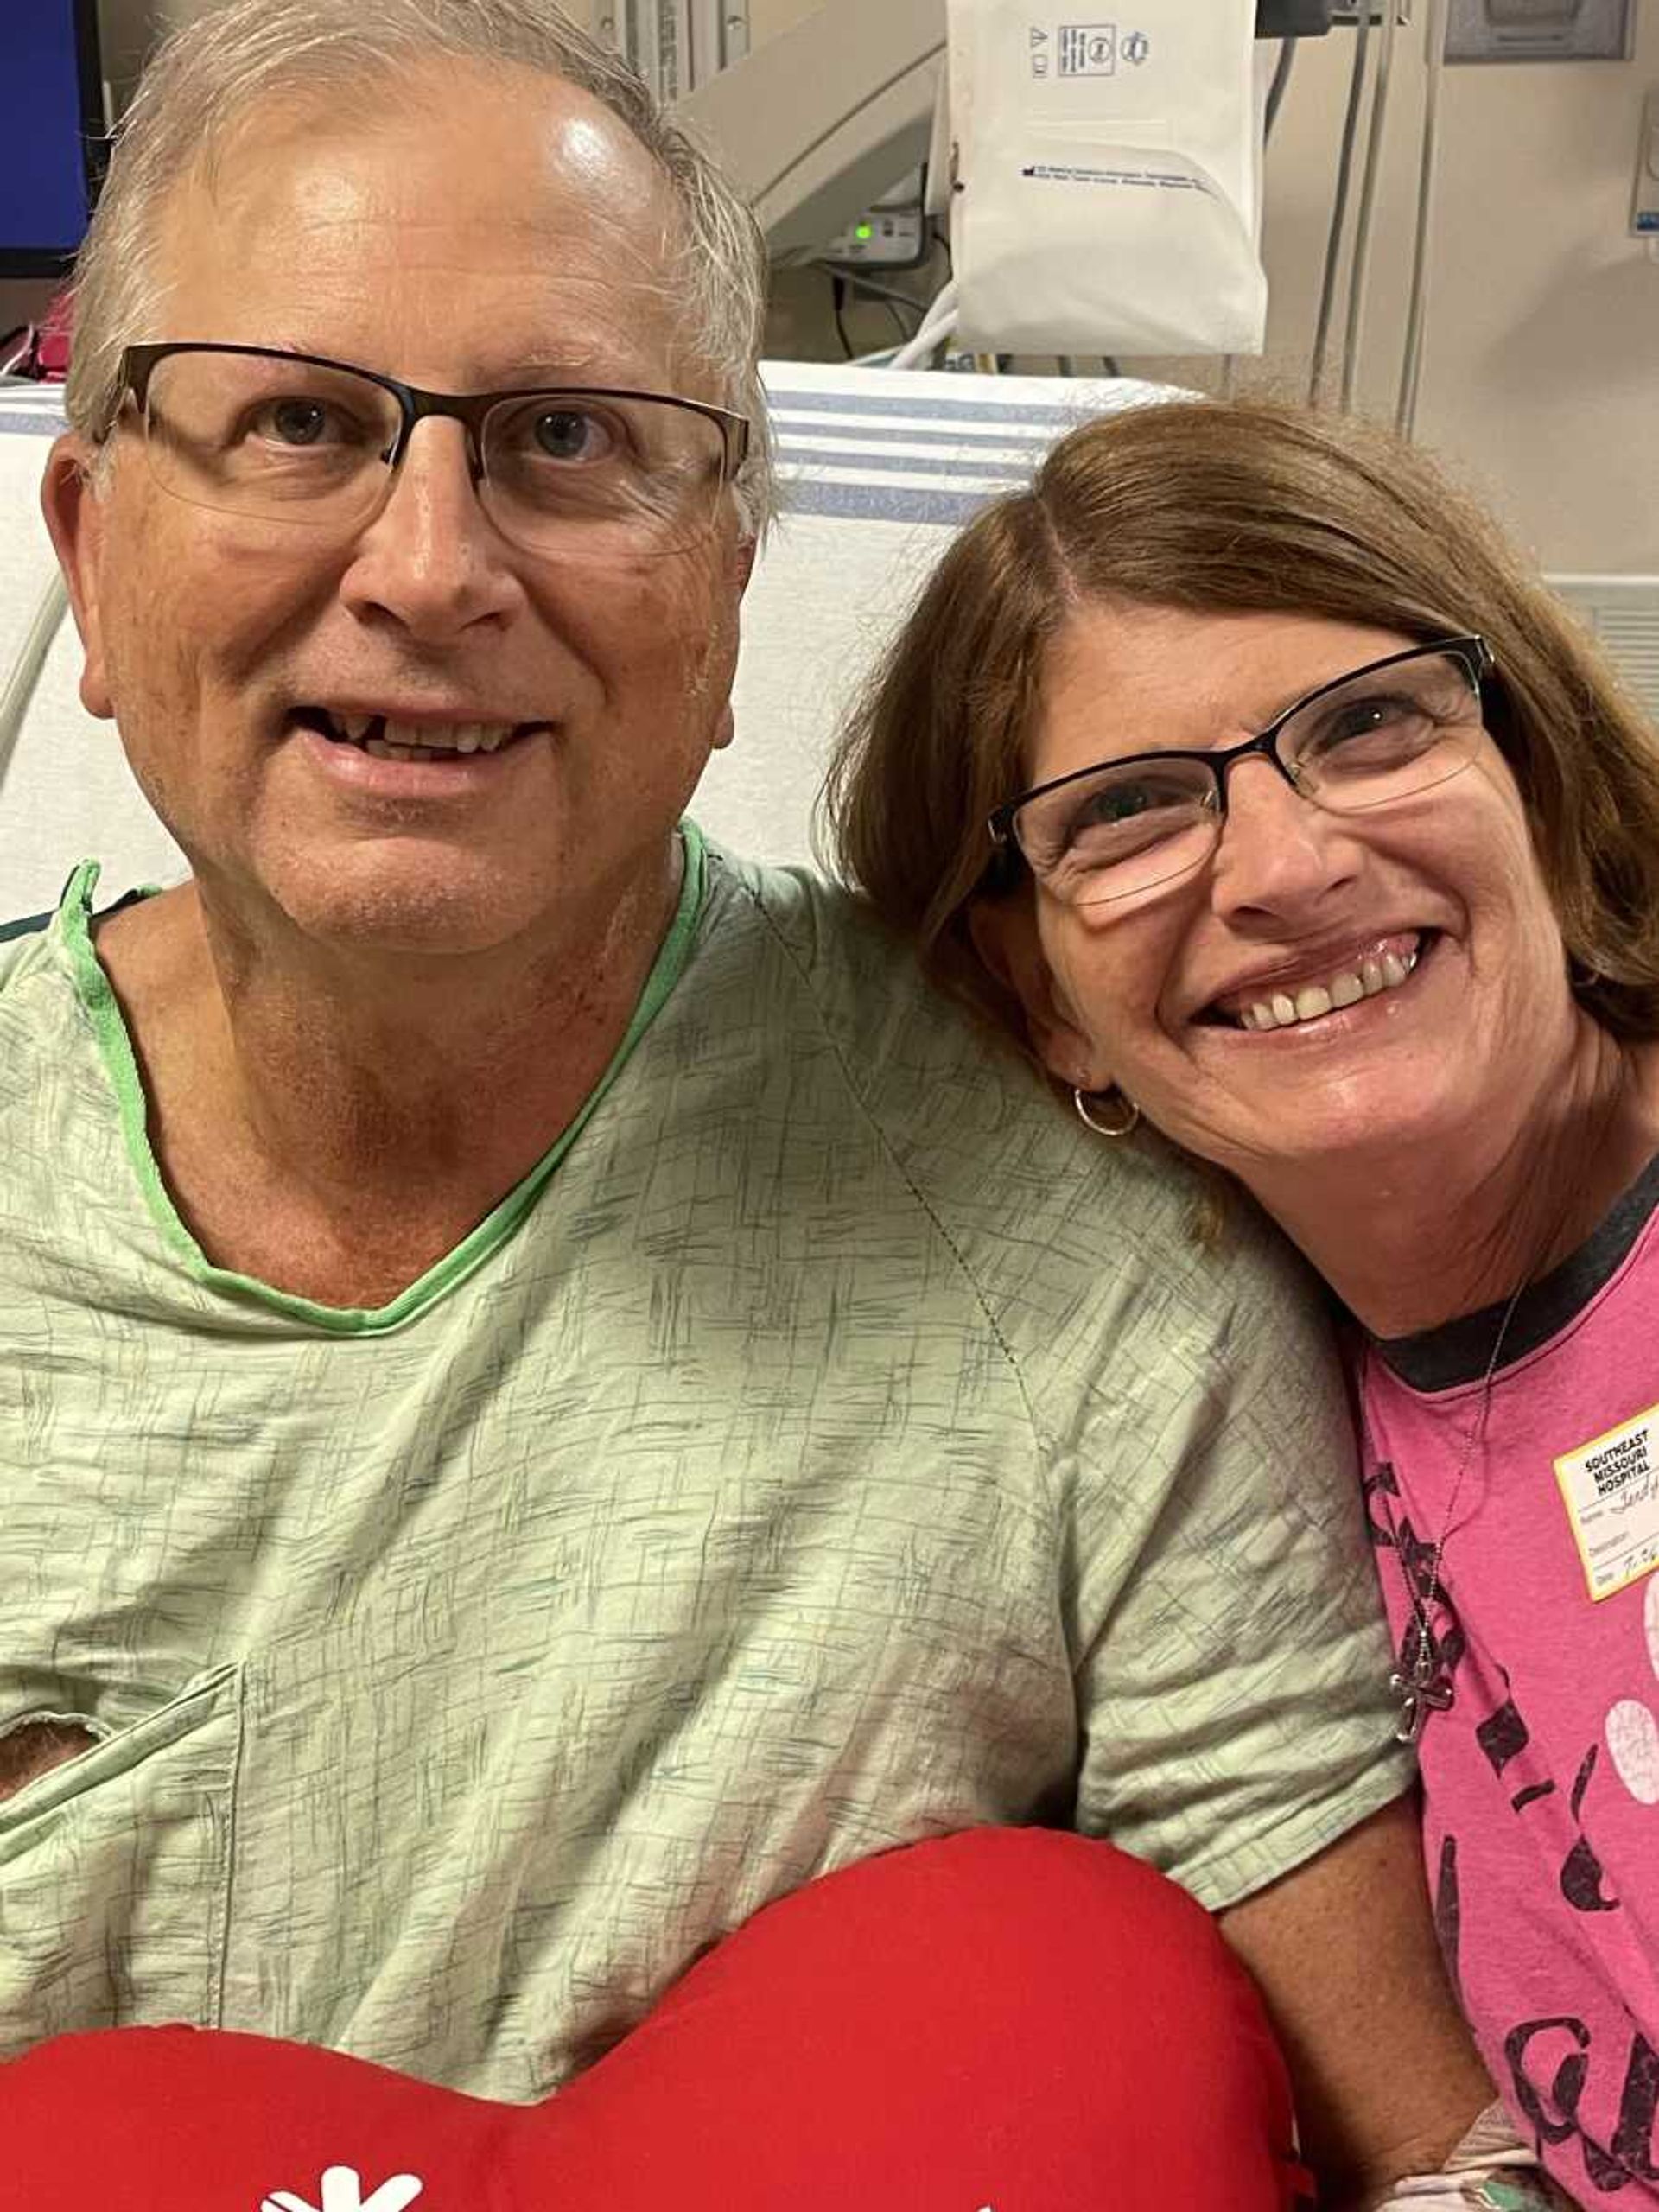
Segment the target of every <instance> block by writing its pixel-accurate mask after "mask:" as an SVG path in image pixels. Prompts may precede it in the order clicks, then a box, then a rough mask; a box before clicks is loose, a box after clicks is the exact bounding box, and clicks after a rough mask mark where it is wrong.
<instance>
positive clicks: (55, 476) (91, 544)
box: [41, 431, 115, 721]
mask: <svg viewBox="0 0 1659 2212" xmlns="http://www.w3.org/2000/svg"><path fill="white" fill-rule="evenodd" d="M97 460H98V457H97V454H96V453H95V452H94V451H93V449H92V448H91V447H89V446H88V445H87V443H86V441H85V439H83V438H81V437H80V436H79V435H77V434H76V433H75V432H73V431H71V432H70V433H69V434H68V435H67V436H66V437H61V438H60V439H59V440H58V442H57V443H56V444H55V445H54V447H53V448H52V451H51V453H50V454H48V457H47V463H46V474H45V477H44V478H43V480H41V512H42V513H43V514H44V515H45V517H46V526H47V529H48V531H50V533H51V537H52V543H53V546H54V549H55V550H56V552H57V556H58V565H59V567H60V569H62V570H63V579H64V582H65V583H66V584H67V586H68V589H69V606H70V609H71V611H72V613H73V615H74V618H75V627H76V629H77V630H79V632H80V642H81V647H82V650H83V652H85V654H86V659H85V662H84V663H83V664H82V668H81V672H80V702H81V704H82V706H84V707H85V708H86V711H87V713H88V714H89V715H98V716H99V719H100V720H101V721H109V720H111V717H112V716H113V715H114V713H115V708H114V704H113V702H112V701H111V696H110V684H109V671H108V667H107V664H106V662H105V652H104V627H103V622H102V619H101V608H102V599H103V593H102V579H103V573H104V538H105V513H104V504H103V501H102V499H100V498H99V494H98V493H97V492H96V491H95V490H94V488H93V485H92V471H93V469H94V468H95V467H96V466H97Z"/></svg>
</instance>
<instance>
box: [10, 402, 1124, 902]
mask: <svg viewBox="0 0 1659 2212" xmlns="http://www.w3.org/2000/svg"><path fill="white" fill-rule="evenodd" d="M766 385H767V390H768V392H769V394H770V396H771V400H772V411H773V416H774V420H775V423H776V427H777V432H778V440H779V452H780V459H781V465H782V476H783V484H784V508H785V512H784V516H783V519H782V520H781V522H780V523H779V526H778V528H777V530H776V531H775V533H774V534H773V536H772V538H771V539H770V541H769V542H768V543H767V545H766V550H765V552H764V553H763V555H762V556H761V559H760V563H759V564H758V566H757V569H756V571H755V575H754V578H753V582H752V583H751V585H750V588H749V593H748V597H747V601H746V602H745V607H744V616H743V649H742V657H741V664H740V667H739V671H738V680H737V691H736V707H737V738H736V741H735V743H734V745H733V746H732V747H731V748H730V750H729V751H728V752H725V753H719V754H717V755H716V756H715V760H713V762H712V763H711V764H710V766H709V772H708V774H707V775H706V776H705V778H704V779H703V782H702V787H701V789H700V790H699V791H698V793H697V797H696V801H695V803H694V805H693V809H692V811H693V812H694V813H695V815H696V818H697V819H698V821H699V822H701V823H702V825H703V826H704V828H705V829H709V831H710V832H711V833H712V834H713V835H714V836H716V837H719V838H720V839H721V840H722V841H723V842H726V843H728V844H729V845H732V846H734V847H735V848H736V849H738V850H739V851H741V852H744V853H747V854H748V855H752V856H753V857H754V858H756V859H759V860H768V861H802V860H805V859H807V858H809V857H810V851H811V846H810V821H811V816H812V811H813V807H814V803H815V801H816V798H817V791H818V786H819V784H820V782H821V780H822V778H823V769H824V765H825V762H826V760H827V758H828V753H829V744H830V741H831V739H832V737H833V735H834V733H835V730H836V726H837V723H838V721H839V719H840V716H841V715H842V711H843V709H844V708H845V706H846V703H847V702H848V700H849V696H850V695H851V693H852V692H853V690H855V688H856V686H857V684H858V683H859V681H860V679H861V677H862V676H863V674H864V672H865V671H867V670H868V667H869V665H870V664H871V661H872V659H873V658H874V655H875V654H876V652H878V651H879V650H880V646H881V645H882V643H883V641H884V640H885V639H886V638H887V636H888V634H889V633H890V632H891V631H892V629H893V626H894V625H895V623H896V622H897V621H898V620H899V618H900V616H901V615H902V613H904V611H905V608H906V606H907V605H908V603H909V601H910V600H911V598H912V595H913V594H914V592H915V590H916V588H917V586H918V582H919V581H920V579H921V578H922V576H923V575H925V572H926V570H927V569H928V568H929V566H930V565H931V563H932V562H933V561H934V560H935V559H936V558H937V556H938V553H939V551H940V550H941V549H942V548H943V546H944V544H945V543H947V541H948V539H949V537H950V533H951V532H952V531H954V530H956V529H957V527H958V526H959V525H960V524H962V523H963V521H964V520H965V519H966V518H968V516H969V514H971V513H972V512H973V511H974V509H975V508H976V506H977V505H980V504H981V503H982V501H983V500H984V499H987V498H988V497H990V496H992V495H993V494H995V493H997V492H999V491H1001V490H1002V489H1004V488H1005V487H1007V486H1010V485H1014V484H1017V483H1020V482H1021V481H1023V480H1025V479H1026V478H1027V476H1028V475H1029V474H1030V472H1031V468H1032V466H1033V462H1034V461H1035V460H1036V458H1037V457H1038V456H1039V454H1041V453H1042V452H1043V450H1044V449H1045V448H1046V447H1047V446H1048V445H1050V444H1051V443H1052V442H1053V440H1054V439H1055V438H1056V437H1058V435H1060V434H1061V433H1062V432H1063V431H1064V430H1065V429H1069V428H1070V427H1071V425H1072V424H1073V423H1077V421H1079V420H1081V419H1082V417H1083V416H1085V415H1086V414H1089V413H1090V412H1096V411H1098V410H1101V409H1103V408H1106V407H1122V406H1125V405H1129V404H1135V403H1137V402H1140V401H1143V400H1147V399H1150V398H1153V397H1156V396H1157V393H1156V388H1155V387H1154V386H1151V385H1141V384H1135V383H1132V382H1129V381H1127V380H1122V381H1111V382H1101V383H1098V384H1087V383H1084V382H1061V381H1059V380H1058V379H1055V378H1034V377H1032V378H1027V377H982V376H951V375H947V374H944V373H934V372H915V373H910V372H891V371H887V370H880V369H842V368H838V367H836V368H831V367H817V366H815V365H805V364H802V363H798V362H786V363H779V364H774V365H771V366H769V367H768V369H767V371H766ZM58 399H59V395H58V393H57V391H55V390H54V389H51V388H48V387H45V386H41V385H22V386H16V385H14V386H8V387H6V388H4V389H3V390H0V690H3V687H4V685H5V683H6V680H7V677H8V676H9V675H10V673H11V672H12V671H14V670H15V669H16V665H17V663H18V660H19V658H20V656H21V655H22V652H23V651H24V648H25V645H26V643H27V641H28V638H29V631H30V626H31V624H32V623H34V621H35V618H36V615H37V613H38V610H39V608H40V607H41V601H42V598H43V596H44V594H45V593H46V590H47V587H48V583H49V582H50V579H51V576H52V574H53V557H52V552H51V547H50V544H49V543H48V538H47V535H46V531H45V527H44V525H43V524H42V523H41V518H40V510H39V501H38V487H39V484H40V479H41V466H42V463H43V462H44V461H45V457H46V452H47V448H48V444H49V443H50V441H51V439H52V438H53V437H54V435H56V434H57V432H58V431H59V430H60V429H61V427H62V425H61V422H60V416H59V414H58ZM79 672H80V651H79V642H78V640H77V639H76V637H75V634H74V630H73V625H72V624H71V623H70V622H68V621H67V620H65V621H64V623H63V624H62V626H61V628H60V630H59V632H57V635H56V637H55V639H54V641H53V643H52V645H51V647H50V650H49V651H48V653H47V656H46V659H45V664H44V666H43V667H42V668H41V672H40V677H39V681H38V683H35V685H34V686H33V687H32V690H31V691H30V696H29V701H28V704H27V707H26V709H25V710H24V713H23V716H22V724H21V728H20V729H19V730H18V733H17V735H16V742H15V744H14V745H12V747H10V756H9V757H0V921H3V920H4V919H6V918H8V917H9V916H13V915H18V914H24V913H29V912H36V911H38V910H39V909H41V908H42V907H45V906H49V905H51V904H52V903H53V902H54V900H55V899H56V898H57V896H58V893H59V892H60V889H61V887H62V884H63V881H64V879H65V877H66V876H67V874H68V872H69V870H70V868H72V867H73V864H74V863H75V862H76V861H78V860H81V859H84V858H86V857H88V856H95V857H97V858H99V859H100V860H102V861H103V862H104V863H105V874H104V880H103V885H102V887H101V890H102V892H103V893H107V894H108V895H109V896H111V897H115V896H118V894H119V893H121V892H122V891H124V890H126V889H128V888H130V887H132V886H133V885H135V884H137V883H142V882H168V881H173V880H177V878H178V877H179V876H180V875H181V874H183V862H182V861H181V857H180V855H179V854H178V852H177V850H176V849H175V847H174V846H173V844H172V843H171V842H170V840H169V839H168V836H167V835H166V832H165V831H164V830H163V829H162V827H161V825H160V823H158V822H156V819H155V817H153V816H152V815H151V814H150V812H149V808H148V807H147V806H146V804H145V803H144V801H143V798H142V797H141V796H140V794H139V792H138V790H137V786H136V785H134V783H133V781H132V779H131V777H130V774H129V773H128V772H127V768H126V765H125V762H124V760H123V757H122V753H121V748H120V745H119V743H118V740H117V738H116V735H115V733H114V731H113V729H112V728H111V726H110V725H109V724H108V723H105V722H99V721H93V720H92V718H91V717H90V716H89V715H86V713H85V712H84V710H83V709H82V708H81V706H80V704H79V698H78V696H77V690H76V687H77V683H78V680H79ZM3 745H4V737H3V730H0V748H3Z"/></svg>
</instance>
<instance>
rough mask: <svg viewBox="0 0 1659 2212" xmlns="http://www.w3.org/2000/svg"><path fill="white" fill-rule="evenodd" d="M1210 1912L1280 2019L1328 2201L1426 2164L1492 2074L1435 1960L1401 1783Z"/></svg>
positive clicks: (1428, 2168) (1454, 2137) (1455, 2135)
mask: <svg viewBox="0 0 1659 2212" xmlns="http://www.w3.org/2000/svg"><path fill="white" fill-rule="evenodd" d="M1217 1917H1218V1921H1219V1924H1220V1927H1221V1929H1222V1932H1223V1934H1224V1936H1226V1938H1227V1941H1228V1942H1229V1943H1230V1945H1231V1946H1232V1948H1233V1949H1234V1950H1235V1951H1236V1953H1237V1955H1238V1956H1239V1957H1240V1958H1241V1959H1242V1960H1243V1962H1244V1964H1245V1965H1246V1966H1247V1967H1249V1970H1250V1973H1251V1974H1253V1975H1254V1977H1255V1981H1256V1983H1257V1986H1259V1987H1260V1989H1261V1991H1262V1996H1263V1998H1264V1999H1265V2000H1266V2002H1267V2006H1268V2012H1269V2013H1270V2014H1271V2016H1272V2018H1273V2022H1274V2026H1275V2027H1276V2029H1277V2030H1278V2032H1279V2037H1280V2040H1281V2044H1282V2045H1283V2048H1284V2052H1285V2056H1286V2058H1287V2061H1288V2063H1289V2066H1290V2070H1291V2079H1292V2082H1293V2083H1294V2088H1295V2094H1296V2108H1297V2113H1298V2115H1299V2119H1300V2126H1301V2131H1302V2148H1303V2152H1304V2155H1305V2156H1306V2158H1307V2160H1308V2162H1309V2164H1311V2165H1312V2166H1313V2170H1314V2171H1315V2172H1316V2173H1317V2174H1318V2176H1319V2182H1320V2186H1321V2191H1322V2201H1323V2202H1324V2203H1325V2205H1326V2206H1327V2207H1328V2208H1330V2212H1339V2208H1347V2207H1358V2206H1363V2205H1368V2204H1370V2203H1372V2202H1374V2201H1375V2200H1376V2198H1377V2197H1378V2196H1386V2194H1387V2191H1388V2190H1389V2184H1390V2183H1394V2182H1395V2181H1398V2180H1399V2179H1400V2178H1401V2177H1402V2176H1404V2175H1407V2174H1433V2173H1439V2172H1440V2171H1441V2169H1442V2168H1443V2167H1444V2166H1445V2164H1446V2160H1447V2158H1448V2156H1449V2154H1450V2153H1451V2152H1452V2150H1453V2149H1454V2148H1455V2146H1456V2145H1458V2144H1459V2143H1460V2142H1461V2141H1462V2139H1463V2138H1464V2137H1465V2135H1466V2134H1467V2133H1468V2132H1469V2130H1470V2128H1471V2126H1473V2124H1474V2122H1475V2120H1477V2118H1478V2116H1479V2114H1480V2113H1481V2112H1482V2111H1483V2110H1484V2108H1485V2107H1487V2106H1488V2105H1489V2104H1490V2103H1491V2100H1492V2087H1491V2082H1490V2081H1489V2080H1488V2078H1487V2075H1486V2070H1485V2069H1484V2067H1483V2065H1482V2064H1481V2063H1480V2060H1479V2058H1478V2056H1476V2052H1475V2047H1474V2044H1473V2043H1472V2042H1471V2039H1470V2035H1469V2031H1468V2029H1467V2027H1466V2026H1465V2024H1464V2021H1463V2018H1462V2016H1461V2014H1460V2013H1459V2011H1458V2008H1457V2005H1456V2003H1455V2002H1454V2000H1453V1999H1452V1993H1451V1990H1450V1989H1449V1987H1448V1986H1447V1984H1446V1973H1445V1969H1444V1967H1442V1965H1441V1962H1440V1951H1439V1948H1438V1946H1437V1944H1436V1942H1435V1937H1434V1928H1433V1921H1432V1919H1431V1918H1430V1915H1429V1910H1428V1899H1427V1895H1426V1893H1425V1890H1424V1885H1423V1872H1422V1858H1421V1845H1420V1842H1419V1840H1418V1815H1417V1804H1416V1799H1415V1796H1409V1797H1402V1798H1399V1799H1396V1800H1395V1802H1394V1803H1393V1804H1391V1805H1388V1806H1385V1807H1384V1808H1383V1810H1382V1811H1381V1812H1380V1813H1375V1814H1373V1815H1371V1817H1370V1819H1369V1820H1367V1821H1362V1822H1361V1823H1360V1825H1359V1826H1358V1827H1356V1828H1353V1829H1351V1831H1350V1832H1349V1834H1346V1835H1345V1836H1344V1837H1343V1838H1342V1839H1341V1840H1340V1841H1339V1842H1337V1843H1334V1844H1332V1845H1331V1846H1330V1847H1329V1848H1328V1849H1326V1850H1325V1851H1323V1852H1321V1853H1319V1856H1318V1857H1317V1858H1315V1859H1310V1860H1309V1861H1308V1862H1307V1863H1306V1865H1305V1866H1300V1867H1298V1868H1297V1869H1296V1871H1295V1872H1294V1873H1290V1874H1287V1875H1285V1876H1284V1877H1283V1878H1282V1879H1281V1880H1279V1881H1277V1882H1274V1884H1272V1885H1271V1886H1270V1887H1269V1888H1268V1889H1265V1890H1262V1891H1258V1892H1257V1893H1256V1894H1255V1896H1254V1897H1247V1898H1246V1899H1245V1900H1244V1902H1243V1904H1237V1905H1233V1906H1231V1907H1230V1908H1228V1909H1227V1910H1224V1911H1223V1912H1222V1913H1220V1914H1219V1915H1218V1916H1217Z"/></svg>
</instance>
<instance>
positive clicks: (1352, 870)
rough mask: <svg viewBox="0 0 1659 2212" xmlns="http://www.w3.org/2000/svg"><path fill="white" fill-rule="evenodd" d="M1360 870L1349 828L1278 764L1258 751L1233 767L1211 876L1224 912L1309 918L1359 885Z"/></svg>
mask: <svg viewBox="0 0 1659 2212" xmlns="http://www.w3.org/2000/svg"><path fill="white" fill-rule="evenodd" d="M1358 864H1359V852H1358V847H1357V842H1356V840H1355V837H1354V834H1353V831H1352V829H1351V828H1350V826H1349V824H1348V823H1346V822H1345V821H1344V820H1343V818H1342V817H1340V816H1338V815H1333V814H1329V813H1326V812H1325V810H1323V809H1322V808H1320V807H1319V806H1316V805H1315V804H1313V802H1312V801H1311V800H1309V799H1306V798H1303V797H1302V795H1301V793H1300V791H1298V790H1297V789H1296V788H1295V786H1294V784H1292V783H1291V782H1290V780H1289V779H1288V778H1287V774H1286V773H1285V772H1284V771H1283V770H1282V769H1281V767H1280V766H1278V764H1277V762H1276V761H1274V760H1268V759H1267V758H1266V756H1265V755H1263V754H1261V753H1256V754H1254V755H1249V756H1247V757H1246V758H1245V759H1243V760H1237V761H1235V762H1234V763H1233V765H1232V766H1231V767H1230V770H1229V771H1228V779H1227V815H1226V819H1225V820H1224V823H1222V830H1221V839H1220V842H1219V844H1218V845H1217V849H1216V857H1215V861H1214V865H1213V873H1212V878H1211V881H1212V893H1211V895H1212V897H1213V899H1214V901H1215V904H1216V908H1217V912H1219V913H1222V914H1224V915H1226V916H1227V917H1228V918H1231V919H1249V918H1250V917H1252V916H1255V917H1258V918H1262V919H1267V920H1277V919H1279V918H1289V917H1294V916H1297V915H1300V914H1302V913H1305V912H1307V911H1310V910H1312V909H1315V908H1317V907H1319V906H1321V905H1322V904H1323V903H1324V901H1325V899H1328V898H1329V897H1331V896H1332V894H1333V893H1336V892H1337V891H1339V890H1340V889H1341V887H1343V885H1344V884H1345V883H1348V882H1350V881H1351V880H1352V879H1353V877H1354V875H1355V874H1356V873H1357V868H1358Z"/></svg>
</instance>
